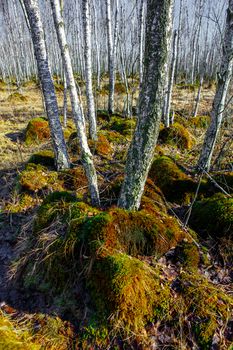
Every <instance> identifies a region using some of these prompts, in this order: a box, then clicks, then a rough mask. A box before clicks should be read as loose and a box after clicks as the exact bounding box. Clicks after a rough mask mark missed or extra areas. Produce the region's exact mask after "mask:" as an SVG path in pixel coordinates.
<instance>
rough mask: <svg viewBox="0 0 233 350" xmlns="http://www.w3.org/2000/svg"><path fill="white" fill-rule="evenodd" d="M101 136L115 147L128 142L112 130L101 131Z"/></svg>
mask: <svg viewBox="0 0 233 350" xmlns="http://www.w3.org/2000/svg"><path fill="white" fill-rule="evenodd" d="M99 134H100V135H104V136H105V137H106V138H107V140H108V141H109V142H111V143H112V144H115V145H121V144H125V143H127V140H126V139H125V137H124V136H123V135H121V134H120V133H119V132H117V131H111V130H100V132H99Z"/></svg>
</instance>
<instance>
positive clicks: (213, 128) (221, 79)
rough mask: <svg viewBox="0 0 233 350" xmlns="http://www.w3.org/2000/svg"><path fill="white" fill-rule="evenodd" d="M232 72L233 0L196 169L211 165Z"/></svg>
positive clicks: (206, 167)
mask: <svg viewBox="0 0 233 350" xmlns="http://www.w3.org/2000/svg"><path fill="white" fill-rule="evenodd" d="M232 70H233V0H229V5H228V9H227V16H226V29H225V36H224V40H223V54H222V63H221V67H220V72H219V74H218V84H217V90H216V93H215V97H214V102H213V107H212V112H211V122H210V125H209V128H208V130H207V132H206V135H205V140H204V144H203V147H202V151H201V155H200V158H199V160H198V164H197V168H198V169H199V170H200V171H202V170H206V171H208V170H209V169H210V165H211V159H212V156H213V151H214V148H215V144H216V141H217V137H218V134H219V131H220V128H221V123H222V119H223V114H224V109H225V104H226V98H227V92H228V87H229V84H230V81H231V78H232Z"/></svg>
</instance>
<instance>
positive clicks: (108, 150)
mask: <svg viewBox="0 0 233 350" xmlns="http://www.w3.org/2000/svg"><path fill="white" fill-rule="evenodd" d="M68 145H69V149H70V151H71V152H72V153H74V154H75V153H78V154H80V152H81V151H80V146H79V144H78V138H77V133H76V132H74V133H72V134H71V135H70V137H69V140H68ZM88 145H89V147H90V149H91V151H92V154H95V155H98V156H101V157H103V158H107V159H110V158H111V156H112V153H113V147H112V144H111V142H110V141H109V140H108V138H107V137H106V136H105V135H103V134H99V135H98V140H97V141H93V140H88Z"/></svg>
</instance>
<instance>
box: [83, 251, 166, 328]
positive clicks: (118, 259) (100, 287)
mask: <svg viewBox="0 0 233 350" xmlns="http://www.w3.org/2000/svg"><path fill="white" fill-rule="evenodd" d="M87 285H88V287H89V289H90V293H91V297H92V300H93V304H94V306H95V307H96V309H97V310H98V313H99V314H100V315H101V314H102V315H103V316H104V317H105V319H106V317H108V316H109V315H111V319H110V323H111V324H112V326H113V327H114V329H115V332H116V331H118V332H119V331H120V332H121V331H122V333H125V334H130V333H131V332H134V333H136V334H139V333H140V332H141V331H142V330H143V328H144V326H145V324H146V323H147V322H149V321H150V320H152V319H153V318H154V317H155V315H156V312H157V311H158V312H159V313H160V314H163V313H166V311H167V308H168V304H169V299H170V289H169V287H168V285H166V283H162V288H161V280H160V278H159V276H158V274H157V273H156V270H155V269H153V268H151V267H150V266H148V264H146V263H144V262H142V261H140V260H139V259H136V258H132V257H130V256H129V255H126V254H123V253H115V254H113V255H106V256H104V257H97V259H96V261H95V263H94V266H93V269H92V271H91V275H90V279H89V280H88V281H87Z"/></svg>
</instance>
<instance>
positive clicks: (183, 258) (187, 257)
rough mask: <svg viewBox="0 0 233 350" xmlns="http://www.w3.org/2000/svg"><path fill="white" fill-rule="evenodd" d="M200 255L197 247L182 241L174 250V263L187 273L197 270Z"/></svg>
mask: <svg viewBox="0 0 233 350" xmlns="http://www.w3.org/2000/svg"><path fill="white" fill-rule="evenodd" d="M200 261H201V255H200V252H199V249H198V247H197V246H196V244H195V243H193V242H187V241H182V242H181V243H179V244H178V245H177V247H176V248H175V261H174V262H175V263H176V262H179V263H180V264H181V265H182V266H184V268H188V270H189V271H193V270H194V271H195V270H197V269H198V266H199V263H200Z"/></svg>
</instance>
